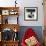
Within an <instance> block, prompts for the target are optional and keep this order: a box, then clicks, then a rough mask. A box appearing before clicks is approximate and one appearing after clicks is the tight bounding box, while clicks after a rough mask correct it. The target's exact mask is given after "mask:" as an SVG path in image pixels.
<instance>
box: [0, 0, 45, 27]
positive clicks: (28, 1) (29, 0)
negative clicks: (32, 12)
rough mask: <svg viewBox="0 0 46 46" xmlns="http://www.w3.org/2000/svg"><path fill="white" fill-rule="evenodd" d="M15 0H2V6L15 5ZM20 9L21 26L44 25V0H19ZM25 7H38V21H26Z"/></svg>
mask: <svg viewBox="0 0 46 46" xmlns="http://www.w3.org/2000/svg"><path fill="white" fill-rule="evenodd" d="M14 1H15V0H0V6H2V7H4V6H5V7H7V6H14V5H15V3H14ZM17 2H18V5H17V6H19V7H20V9H19V15H20V16H19V24H20V26H43V24H44V23H43V18H44V15H43V6H42V2H43V0H17ZM24 7H38V21H24Z"/></svg>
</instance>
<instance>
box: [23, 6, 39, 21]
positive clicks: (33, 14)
mask: <svg viewBox="0 0 46 46" xmlns="http://www.w3.org/2000/svg"><path fill="white" fill-rule="evenodd" d="M24 20H28V21H34V20H38V8H37V7H24Z"/></svg>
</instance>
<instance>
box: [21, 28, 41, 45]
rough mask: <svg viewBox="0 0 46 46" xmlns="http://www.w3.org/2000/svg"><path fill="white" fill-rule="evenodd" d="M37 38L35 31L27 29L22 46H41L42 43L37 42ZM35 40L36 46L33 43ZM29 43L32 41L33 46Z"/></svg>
mask: <svg viewBox="0 0 46 46" xmlns="http://www.w3.org/2000/svg"><path fill="white" fill-rule="evenodd" d="M36 37H37V35H36V33H35V32H34V31H33V29H31V28H29V29H27V31H26V32H25V35H24V37H23V38H22V42H21V46H41V44H40V42H39V41H38V40H37V38H36ZM33 39H34V41H35V44H34V45H33V43H34V41H32V40H33ZM29 41H32V45H31V42H29ZM28 43H29V44H30V45H28Z"/></svg>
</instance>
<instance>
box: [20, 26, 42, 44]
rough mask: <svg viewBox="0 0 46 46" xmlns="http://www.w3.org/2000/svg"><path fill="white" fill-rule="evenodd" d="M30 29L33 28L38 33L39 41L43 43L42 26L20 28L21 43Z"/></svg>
mask: <svg viewBox="0 0 46 46" xmlns="http://www.w3.org/2000/svg"><path fill="white" fill-rule="evenodd" d="M28 28H32V29H33V30H34V31H35V32H36V33H37V37H38V39H39V41H40V42H41V43H42V42H43V36H42V35H43V34H42V32H43V30H42V26H21V27H20V32H19V39H20V42H21V40H22V38H23V36H24V33H25V31H26V30H27V29H28Z"/></svg>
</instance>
